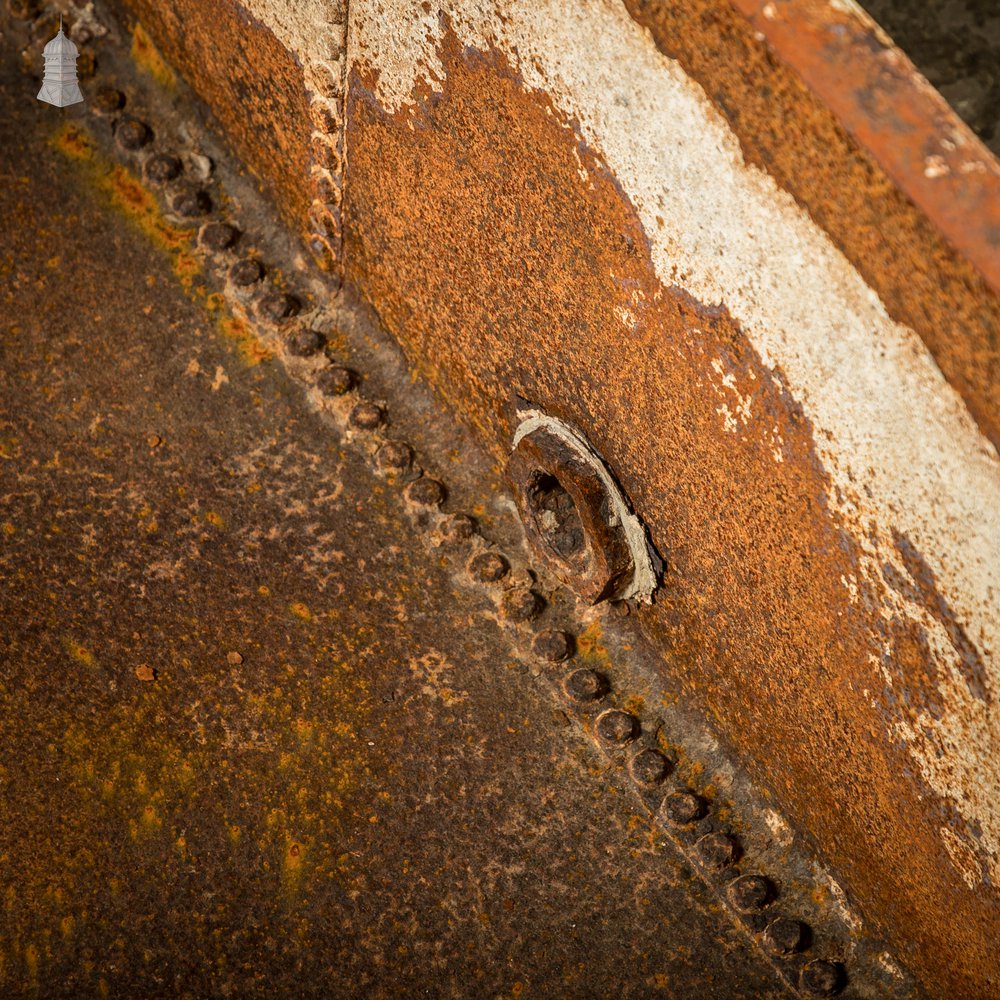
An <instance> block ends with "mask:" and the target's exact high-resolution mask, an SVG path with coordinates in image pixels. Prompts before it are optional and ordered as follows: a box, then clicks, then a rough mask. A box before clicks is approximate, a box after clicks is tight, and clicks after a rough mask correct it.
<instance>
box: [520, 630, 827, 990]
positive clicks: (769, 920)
mask: <svg viewBox="0 0 1000 1000" xmlns="http://www.w3.org/2000/svg"><path fill="white" fill-rule="evenodd" d="M575 648H576V644H575V641H574V639H573V637H572V636H571V635H568V634H567V633H564V632H559V631H555V630H546V631H543V632H539V633H538V634H537V635H536V636H535V637H534V641H533V643H532V650H533V652H534V654H535V655H536V656H537V657H538V658H539V659H540V660H543V661H545V662H547V663H549V664H553V665H559V664H562V665H563V666H562V669H563V670H564V672H563V674H562V676H561V677H559V678H558V680H557V684H558V687H559V689H560V690H561V693H562V694H563V696H564V697H565V699H566V700H567V701H569V702H570V703H571V704H572V705H573V706H574V707H575V708H576V709H577V711H578V713H579V714H580V715H581V716H582V718H583V719H585V720H588V721H589V722H590V727H591V729H592V731H593V733H594V735H595V737H596V739H597V741H598V743H599V744H600V745H601V746H602V748H603V749H604V750H605V751H606V752H607V753H609V754H612V755H616V754H620V755H622V756H624V758H625V762H626V766H627V770H628V773H629V775H630V777H631V779H632V781H633V782H634V784H635V786H636V790H637V792H638V793H639V796H640V798H641V799H642V800H643V802H644V803H645V804H646V805H647V807H649V808H650V810H651V812H652V813H653V814H654V816H655V818H656V821H657V823H658V824H659V825H660V826H661V828H663V829H664V830H666V831H668V832H669V834H670V836H671V837H672V839H673V840H675V842H677V843H678V844H679V845H680V847H681V849H682V850H684V851H685V853H687V854H688V855H689V856H691V857H693V859H694V860H695V861H696V863H697V865H698V867H699V868H700V869H701V870H702V871H703V872H704V873H705V875H706V877H707V878H708V880H709V882H710V883H711V884H714V885H715V886H716V888H717V889H718V890H719V892H720V895H721V896H722V898H723V899H724V900H725V902H726V903H727V904H728V906H729V907H730V908H731V909H732V910H733V911H735V913H736V915H737V917H738V919H739V920H740V921H741V922H742V923H743V924H744V926H745V927H746V928H747V929H748V931H749V932H751V933H753V934H755V935H759V936H760V938H761V941H762V943H763V945H764V947H765V948H766V949H767V950H768V952H770V953H771V954H772V955H773V956H775V958H776V959H780V960H781V962H780V964H779V969H780V970H781V971H782V973H783V974H784V975H785V976H786V977H787V978H788V980H789V982H790V983H791V985H793V986H795V985H797V986H798V987H800V988H801V989H802V990H803V991H804V992H806V993H808V994H810V995H813V996H833V995H835V994H836V993H839V992H840V990H841V989H843V987H844V985H845V984H846V973H845V970H844V967H843V965H842V964H841V963H839V962H836V961H831V960H829V959H823V958H819V959H812V960H806V959H805V957H804V955H803V954H802V953H803V952H806V951H809V950H811V948H812V944H813V940H812V932H811V929H810V928H809V927H808V925H807V924H805V923H804V922H802V921H800V920H797V919H795V918H792V917H789V916H787V915H784V914H778V913H774V912H773V904H774V903H775V902H776V901H777V899H778V890H777V887H776V886H775V883H774V882H773V881H772V880H771V879H769V878H767V877H766V876H765V875H761V874H757V873H741V872H740V871H739V869H738V862H739V861H740V859H741V855H742V846H741V844H740V841H739V839H738V838H737V837H736V836H735V835H734V834H733V833H732V832H731V831H730V830H727V829H724V828H723V829H720V828H717V825H716V823H715V822H714V821H713V820H712V810H711V803H710V801H709V800H708V799H707V798H705V797H704V796H702V795H699V794H698V793H697V792H696V791H694V790H692V789H691V788H688V787H686V786H685V785H682V784H678V785H677V786H676V787H674V788H673V789H670V790H667V789H666V787H665V786H666V782H667V779H668V778H669V777H670V776H671V774H672V773H673V771H674V767H675V761H674V760H673V759H671V757H670V756H668V755H667V754H665V753H663V752H662V750H660V749H659V748H657V747H656V746H652V745H650V743H651V742H653V741H652V740H649V741H644V740H643V736H644V735H645V734H646V727H644V726H643V724H642V722H641V720H640V719H639V718H638V717H637V716H636V715H635V714H633V713H632V712H629V711H626V710H624V709H621V708H618V707H615V706H614V705H613V704H612V702H613V690H612V685H611V683H610V681H609V679H608V678H607V677H606V676H605V675H604V674H603V673H601V672H599V671H597V670H593V669H591V668H590V667H581V666H574V665H573V663H572V659H573V656H574V653H575Z"/></svg>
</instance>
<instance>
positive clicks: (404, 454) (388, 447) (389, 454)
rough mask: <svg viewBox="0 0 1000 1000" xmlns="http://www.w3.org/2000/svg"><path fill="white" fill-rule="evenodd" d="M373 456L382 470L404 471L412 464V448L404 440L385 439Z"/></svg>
mask: <svg viewBox="0 0 1000 1000" xmlns="http://www.w3.org/2000/svg"><path fill="white" fill-rule="evenodd" d="M375 458H376V460H377V461H378V467H379V468H380V469H382V470H383V471H384V472H405V471H406V470H407V469H408V468H409V467H410V466H411V465H412V464H413V449H412V448H411V447H410V446H409V445H408V444H407V443H406V442H405V441H386V443H385V444H384V445H382V447H381V448H379V450H378V454H377V455H376V456H375Z"/></svg>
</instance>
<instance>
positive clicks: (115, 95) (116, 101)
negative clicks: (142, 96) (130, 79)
mask: <svg viewBox="0 0 1000 1000" xmlns="http://www.w3.org/2000/svg"><path fill="white" fill-rule="evenodd" d="M90 106H91V107H92V108H93V109H94V111H96V112H97V113H98V114H99V115H113V114H114V113H115V112H116V111H121V109H122V108H123V107H125V95H124V94H123V93H122V92H121V91H120V90H118V89H117V88H116V87H100V88H99V89H98V91H97V93H96V94H94V96H93V97H92V98H91V101H90Z"/></svg>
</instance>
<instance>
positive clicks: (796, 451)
mask: <svg viewBox="0 0 1000 1000" xmlns="http://www.w3.org/2000/svg"><path fill="white" fill-rule="evenodd" d="M439 57H440V59H441V61H442V64H443V66H444V67H445V70H446V74H445V77H444V83H443V86H442V90H441V91H440V92H432V91H430V90H429V89H420V90H419V91H418V92H417V93H415V94H414V95H413V103H412V105H411V106H410V107H408V108H403V109H402V110H401V111H400V112H398V113H396V114H389V113H387V112H386V111H384V109H382V108H380V107H379V106H378V105H377V103H376V102H375V100H374V98H373V97H372V93H373V90H374V83H375V71H369V70H366V69H364V68H363V67H356V68H355V69H354V70H352V77H351V80H350V86H349V91H348V114H347V122H348V147H349V148H350V150H351V158H350V164H349V169H350V178H349V183H348V184H347V186H346V191H347V201H346V221H345V247H346V252H347V267H348V273H349V274H350V275H352V276H353V278H354V280H355V281H356V282H357V284H358V285H359V286H360V290H361V291H362V293H363V294H364V295H365V296H366V297H367V298H369V300H370V301H372V302H373V303H374V304H375V305H376V307H377V308H378V310H379V312H380V314H381V316H382V318H383V320H384V321H385V323H386V324H387V326H388V327H389V329H390V330H391V331H392V332H393V333H394V335H395V336H396V337H397V338H398V339H399V340H400V342H401V343H402V344H403V346H404V349H405V350H406V352H407V354H408V357H409V359H410V361H411V363H412V364H413V365H414V366H415V367H416V368H417V369H418V370H420V371H421V372H422V373H424V374H425V375H426V376H427V377H428V379H430V380H431V381H432V382H433V383H435V384H436V385H437V386H438V388H439V389H440V390H441V391H442V393H443V394H444V395H445V396H446V397H447V398H448V399H449V401H450V402H451V403H452V405H454V406H455V407H456V408H457V409H458V410H460V411H461V412H463V414H465V415H466V416H467V417H468V419H470V420H471V421H472V422H473V423H474V424H475V425H476V426H477V427H478V428H479V429H480V430H481V432H482V433H483V436H484V438H485V439H486V441H487V443H488V444H489V446H490V447H491V448H492V449H493V452H494V454H495V456H496V457H497V458H498V459H500V458H502V457H504V455H505V453H506V449H507V447H508V442H509V440H510V432H511V428H510V427H509V426H507V417H506V416H505V415H504V413H503V412H502V408H501V407H498V406H497V405H496V401H497V400H498V399H506V398H508V397H509V395H510V393H511V392H512V391H514V392H517V393H519V394H521V395H523V396H524V397H525V398H529V399H532V400H533V401H536V402H537V403H538V404H539V405H541V406H544V408H545V409H546V411H547V412H549V413H551V414H553V415H555V416H558V417H561V418H563V419H566V420H569V421H571V422H575V423H577V424H578V425H580V426H582V427H585V428H586V429H587V434H588V436H589V438H590V439H591V441H592V442H593V444H594V445H595V447H597V448H598V449H599V450H600V451H601V453H602V454H603V456H604V457H605V458H606V459H607V460H608V462H609V463H610V465H611V467H612V470H613V471H614V472H615V473H616V475H617V476H618V478H619V480H620V481H621V482H622V485H623V486H624V487H625V489H626V490H627V491H628V492H629V494H630V496H631V498H632V499H633V501H634V503H635V505H636V508H637V510H638V511H639V512H640V513H641V514H642V516H643V517H644V519H645V520H646V522H647V524H648V525H649V526H650V529H651V531H652V534H653V538H654V542H655V543H656V544H657V547H658V549H660V551H661V552H663V554H664V555H665V556H666V557H667V559H668V562H669V568H668V572H667V580H668V585H667V588H666V590H665V592H664V594H663V598H662V600H661V601H660V603H659V605H658V606H657V607H655V608H654V609H652V610H651V611H649V612H643V613H642V616H641V617H642V620H643V623H644V625H645V626H646V627H647V628H648V629H649V630H650V631H651V632H652V634H653V635H654V637H655V638H656V639H657V641H658V642H659V644H660V646H661V648H662V649H664V650H665V651H667V653H668V657H669V670H668V671H667V672H666V673H665V675H664V679H665V682H666V685H667V687H668V689H670V688H671V687H673V688H675V689H676V688H679V690H680V692H681V693H683V694H685V695H688V696H691V697H693V698H695V699H697V700H698V701H699V703H700V704H701V705H703V706H704V708H705V709H706V710H707V711H708V712H710V713H711V714H713V715H714V716H715V717H716V718H717V719H718V720H719V722H720V724H721V726H722V728H723V730H724V732H725V735H726V736H727V738H728V739H729V740H731V741H732V743H733V744H734V745H735V746H736V747H737V748H738V749H739V750H740V751H741V752H742V754H743V756H744V758H745V759H746V760H747V763H748V765H749V766H750V767H751V769H752V770H753V771H754V772H755V776H756V778H757V779H758V780H760V781H761V782H762V783H763V784H765V785H768V786H770V787H772V788H773V790H774V791H775V793H776V794H777V796H778V798H779V799H780V801H782V802H783V803H784V804H785V805H786V807H787V808H788V810H789V812H790V813H791V815H793V816H795V817H796V818H797V820H798V821H799V823H800V824H801V825H802V827H804V829H806V830H807V831H811V833H812V834H813V835H814V837H815V839H816V841H817V842H818V843H817V846H818V847H819V848H820V849H821V850H822V852H823V853H824V854H825V855H826V857H827V858H828V859H829V861H830V862H831V864H832V866H833V867H834V869H835V870H837V871H838V872H839V873H841V875H842V876H843V877H844V879H845V881H846V882H847V884H848V885H849V887H850V889H851V890H852V892H853V893H854V894H856V896H857V898H858V900H859V901H861V902H862V903H863V905H864V908H865V910H866V912H867V914H868V915H869V917H870V918H871V919H872V920H873V921H874V922H875V923H876V925H877V926H878V927H879V928H880V930H881V931H882V933H884V934H886V935H887V936H888V937H889V938H890V939H892V940H894V942H895V944H896V946H897V947H898V948H899V950H900V952H901V953H902V954H903V956H904V958H905V959H906V961H907V962H909V963H912V964H913V965H914V966H915V967H916V968H917V969H919V971H920V972H921V973H922V974H923V975H924V977H925V981H926V982H928V983H932V984H936V986H938V987H940V988H941V989H942V990H945V989H946V990H948V991H949V992H950V995H955V996H975V995H978V994H979V993H980V992H981V989H982V987H983V984H984V982H985V979H986V977H987V976H988V975H989V974H990V972H991V970H992V967H993V962H994V957H993V950H992V941H991V937H992V931H991V928H992V927H993V926H995V920H996V909H995V902H994V901H991V900H988V899H985V898H984V897H983V896H982V895H978V896H977V895H976V894H974V893H973V892H971V891H968V890H967V888H966V886H965V885H964V884H962V883H961V882H960V880H958V879H956V878H955V877H954V873H953V869H952V867H951V862H950V861H949V857H948V854H947V853H946V851H945V848H944V846H943V844H942V841H941V839H940V837H939V836H938V828H939V827H940V826H941V825H942V824H946V823H948V822H949V821H952V820H953V817H952V816H951V811H950V810H949V807H948V804H947V803H945V802H942V801H941V800H940V799H938V798H936V797H935V796H934V794H933V793H931V792H930V791H929V789H928V788H927V787H926V786H924V785H923V784H922V783H921V782H920V781H919V780H918V779H916V778H913V777H912V773H913V764H912V761H911V760H910V759H909V757H908V754H907V753H906V751H905V749H904V748H903V747H902V746H900V745H899V744H897V743H895V742H893V740H892V739H891V738H890V736H889V731H890V726H891V721H892V718H893V713H894V712H895V708H894V706H893V705H892V703H891V702H890V701H889V700H888V699H883V700H884V704H883V707H882V708H881V709H873V708H872V707H871V705H870V704H869V702H868V691H869V689H872V690H874V692H875V693H876V694H878V692H880V691H882V690H883V682H882V680H881V678H880V675H879V674H878V672H877V670H876V669H875V667H874V666H873V660H876V654H877V652H878V650H879V649H880V644H879V636H878V635H876V634H874V631H873V629H872V628H871V618H870V616H872V615H873V613H874V612H873V609H874V608H876V607H878V604H879V602H880V600H881V597H880V595H879V594H878V593H877V592H866V593H864V594H863V595H862V599H861V600H860V601H859V602H858V604H852V603H851V602H850V600H849V598H848V594H847V591H846V589H845V587H844V585H843V582H842V578H850V577H851V576H856V577H858V578H861V577H862V574H861V572H860V571H859V569H858V553H857V550H856V548H855V546H854V544H853V542H852V537H851V535H850V533H849V532H848V530H847V527H846V526H845V525H841V524H839V523H838V522H837V520H836V519H835V517H834V515H833V514H832V513H831V511H830V509H829V508H828V506H827V503H826V500H825V497H826V495H827V492H828V489H829V481H828V479H827V476H826V475H825V473H824V470H823V469H822V468H821V466H820V464H819V462H818V460H817V458H816V454H815V451H814V447H813V439H812V428H811V426H810V424H809V422H808V420H806V418H805V417H804V415H803V412H802V409H801V407H800V406H799V405H798V403H797V402H796V400H795V399H794V398H793V397H792V396H791V395H790V393H789V392H788V391H787V389H786V388H785V385H784V379H783V377H782V373H781V371H780V370H771V369H769V368H767V367H766V366H765V365H764V364H763V363H762V361H761V359H760V358H759V356H758V355H757V353H756V352H755V350H754V348H753V347H752V345H751V344H750V343H749V341H748V340H747V339H746V337H745V336H744V334H743V332H742V331H741V330H740V328H739V326H738V324H737V323H736V322H734V320H733V319H732V317H731V316H730V315H729V313H728V311H727V310H726V308H725V305H724V304H704V303H699V302H696V301H694V300H693V299H691V298H690V296H688V295H687V294H686V293H685V292H684V291H683V290H682V289H681V288H680V287H674V286H672V287H665V286H663V285H662V284H661V283H660V282H659V280H658V279H657V278H656V275H655V272H654V268H653V265H652V263H651V261H650V259H649V253H648V246H647V240H646V236H645V234H644V232H643V230H642V227H641V225H640V223H639V222H638V219H637V217H636V215H635V212H634V211H633V209H632V207H631V206H630V205H629V204H628V202H627V200H626V199H625V198H624V197H623V196H622V194H621V191H620V188H619V186H618V185H617V184H616V182H615V179H614V177H613V176H611V175H610V174H609V172H608V171H607V170H606V169H605V167H604V166H603V164H602V163H601V162H600V160H599V159H598V158H597V157H596V156H595V155H594V153H593V152H592V151H591V150H589V149H588V148H587V147H586V146H585V145H584V144H583V143H581V142H580V140H579V137H578V135H577V133H576V132H575V131H574V129H573V127H572V123H569V122H566V121H565V120H563V118H562V116H561V115H560V114H559V113H558V111H557V110H556V109H555V108H553V107H552V105H551V103H550V102H549V101H548V100H547V98H546V97H545V96H544V95H542V94H539V93H531V92H527V91H526V90H525V88H524V87H523V86H522V85H521V83H520V81H519V80H518V79H517V78H516V77H515V76H514V75H513V74H512V73H511V71H510V70H509V67H508V66H507V65H506V63H505V61H504V60H503V58H502V57H501V56H499V55H497V54H495V53H482V52H475V51H471V50H468V49H462V48H461V47H460V46H459V45H458V43H457V41H456V39H455V38H454V36H453V35H451V34H448V35H446V38H445V41H444V43H443V45H442V47H441V50H440V52H439ZM824 155H825V156H828V155H829V153H828V152H826V153H824ZM581 169H582V170H583V171H585V172H586V178H587V182H586V183H585V184H584V183H581ZM682 280H683V276H682V275H676V281H677V282H678V285H679V283H680V282H681V281H682ZM626 321H627V322H628V324H629V330H628V333H627V335H626V334H623V332H622V330H623V326H622V324H623V322H626ZM723 380H725V385H726V386H727V387H728V386H734V387H735V395H734V396H733V395H723V393H722V385H723ZM751 391H752V393H753V396H754V407H753V412H752V414H751V413H750V411H749V409H747V411H746V412H745V413H741V412H740V411H739V409H738V399H739V398H740V396H741V395H747V394H749V393H750V392H751ZM731 407H732V408H731ZM779 459H780V460H779ZM904 639H905V640H906V641H908V642H910V643H911V646H910V647H908V648H911V649H913V648H919V635H917V634H916V633H914V632H913V630H912V629H907V628H906V627H905V625H904V626H902V634H901V636H900V639H899V641H900V643H901V644H902V642H903V640H904ZM912 643H917V646H913V645H912ZM911 659H912V663H911V664H910V666H909V668H908V669H909V670H910V671H911V673H908V675H907V677H906V683H907V684H908V685H911V684H912V685H914V686H915V687H920V686H921V685H922V684H923V683H925V681H926V684H928V685H932V679H929V680H928V679H926V674H927V669H928V667H927V662H926V659H925V658H923V657H921V656H920V655H917V656H914V657H911ZM906 776H910V777H906ZM942 912H949V913H950V914H951V917H952V919H951V920H950V921H948V922H947V924H946V925H943V924H942V921H941V920H940V915H941V913H942Z"/></svg>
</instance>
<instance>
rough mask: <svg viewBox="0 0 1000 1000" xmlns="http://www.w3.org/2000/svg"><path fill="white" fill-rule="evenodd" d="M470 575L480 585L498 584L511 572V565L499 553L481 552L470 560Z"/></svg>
mask: <svg viewBox="0 0 1000 1000" xmlns="http://www.w3.org/2000/svg"><path fill="white" fill-rule="evenodd" d="M468 569H469V575H470V576H471V577H472V578H473V579H474V580H479V582H480V583H496V582H497V580H502V579H503V578H504V577H505V576H506V575H507V573H508V572H509V571H510V564H509V563H508V562H507V560H506V559H504V557H503V556H502V555H500V554H499V553H498V552H480V553H479V554H478V555H475V556H473V557H472V559H470V560H469V567H468Z"/></svg>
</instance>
